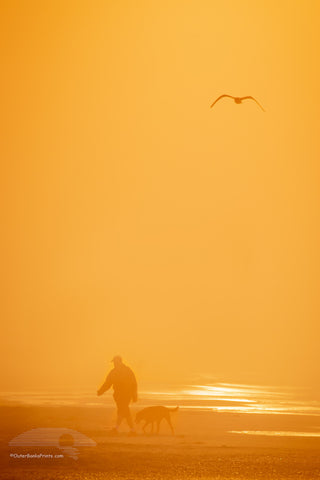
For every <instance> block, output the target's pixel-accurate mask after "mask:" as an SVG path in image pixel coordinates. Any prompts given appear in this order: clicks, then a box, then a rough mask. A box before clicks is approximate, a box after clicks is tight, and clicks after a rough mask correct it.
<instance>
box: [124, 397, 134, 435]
mask: <svg viewBox="0 0 320 480" xmlns="http://www.w3.org/2000/svg"><path fill="white" fill-rule="evenodd" d="M124 413H125V418H126V420H127V424H128V425H129V427H130V430H131V431H132V432H134V425H133V421H132V417H131V412H130V408H129V404H128V405H126V407H125V411H124Z"/></svg>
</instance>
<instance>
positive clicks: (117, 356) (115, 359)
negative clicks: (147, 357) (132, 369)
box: [111, 355, 122, 362]
mask: <svg viewBox="0 0 320 480" xmlns="http://www.w3.org/2000/svg"><path fill="white" fill-rule="evenodd" d="M111 362H122V357H121V355H115V356H114V357H113V359H112V360H111Z"/></svg>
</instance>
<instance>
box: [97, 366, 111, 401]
mask: <svg viewBox="0 0 320 480" xmlns="http://www.w3.org/2000/svg"><path fill="white" fill-rule="evenodd" d="M112 384H113V375H112V370H111V372H110V373H109V374H108V375H107V378H106V380H105V382H104V384H103V385H101V387H100V388H99V390H98V391H97V395H98V396H100V395H102V394H103V393H104V392H106V391H107V390H109V388H110V387H111V386H112Z"/></svg>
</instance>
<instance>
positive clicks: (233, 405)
mask: <svg viewBox="0 0 320 480" xmlns="http://www.w3.org/2000/svg"><path fill="white" fill-rule="evenodd" d="M0 403H1V404H8V403H18V404H28V405H48V406H49V405H55V406H59V405H60V406H63V405H64V406H67V405H69V406H72V405H73V406H84V407H85V406H87V407H91V406H96V407H104V406H105V405H108V404H110V405H112V404H113V399H112V391H110V392H107V393H106V394H104V395H103V396H101V397H97V395H96V392H95V391H93V392H92V391H88V390H82V391H72V392H70V391H69V392H66V391H52V392H48V391H46V392H43V391H29V392H2V393H0ZM147 405H167V406H176V405H179V407H180V409H186V410H207V411H213V412H230V413H239V414H264V415H266V414H268V415H303V416H320V400H319V399H318V398H314V397H313V396H312V392H311V391H309V390H308V389H302V388H300V389H298V388H290V387H287V388H285V387H281V388H280V387H273V386H259V385H243V384H231V383H213V384H208V385H171V386H170V387H169V388H168V387H165V386H161V385H160V386H159V385H157V386H155V385H145V386H142V387H141V388H140V390H139V406H141V408H142V407H144V406H147Z"/></svg>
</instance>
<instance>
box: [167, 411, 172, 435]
mask: <svg viewBox="0 0 320 480" xmlns="http://www.w3.org/2000/svg"><path fill="white" fill-rule="evenodd" d="M166 420H167V422H168V424H169V425H170V428H171V432H172V435H174V430H173V426H172V423H171V420H170V416H169V415H168V416H167V417H166Z"/></svg>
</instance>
